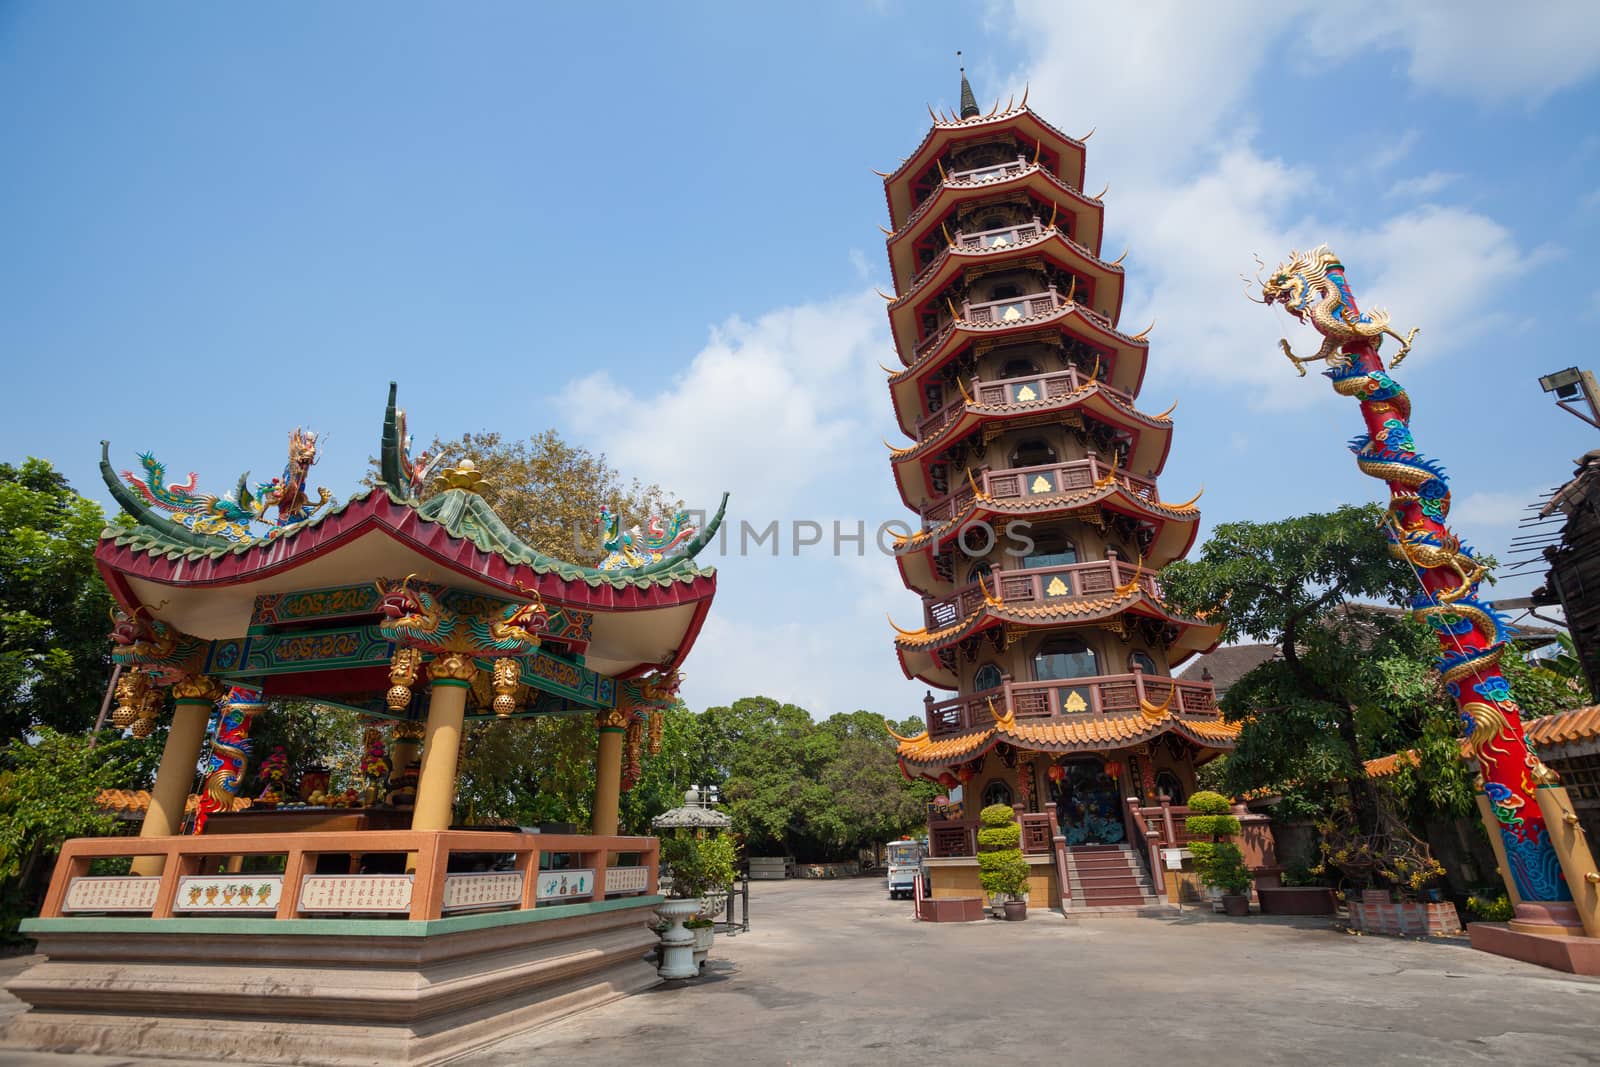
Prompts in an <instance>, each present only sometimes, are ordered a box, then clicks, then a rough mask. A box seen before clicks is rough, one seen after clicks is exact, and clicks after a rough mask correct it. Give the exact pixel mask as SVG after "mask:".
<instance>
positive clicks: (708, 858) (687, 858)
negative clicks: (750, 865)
mask: <svg viewBox="0 0 1600 1067" xmlns="http://www.w3.org/2000/svg"><path fill="white" fill-rule="evenodd" d="M733 852H734V850H733V839H732V838H731V837H722V836H708V835H707V834H706V833H705V831H703V830H702V831H698V832H695V833H690V832H688V831H679V832H678V833H677V834H676V835H674V836H672V837H668V838H664V839H662V842H661V859H662V861H663V862H664V863H665V864H666V867H667V879H666V885H667V897H668V899H667V900H666V901H664V902H663V903H661V904H660V905H658V906H657V907H656V914H658V915H660V916H661V917H662V918H663V919H666V920H667V923H668V925H667V929H666V930H665V931H664V932H663V933H662V934H661V966H660V967H659V968H658V969H657V972H656V973H658V974H659V975H661V977H663V978H693V977H694V976H695V975H697V974H699V973H700V965H701V964H703V963H704V962H705V960H706V956H707V955H709V954H710V952H711V941H712V937H713V925H712V920H711V917H710V915H709V914H708V913H709V912H711V911H712V910H713V908H714V905H713V904H712V903H711V902H710V901H709V900H708V899H707V898H709V897H713V896H714V895H715V894H719V893H725V892H727V889H728V886H729V885H731V884H732V883H733V874H734V871H733V859H734V856H733ZM685 949H686V950H687V955H688V959H687V961H686V962H685V961H684V960H683V959H682V958H681V955H680V954H681V953H682V952H683V950H685ZM669 971H670V972H672V973H669Z"/></svg>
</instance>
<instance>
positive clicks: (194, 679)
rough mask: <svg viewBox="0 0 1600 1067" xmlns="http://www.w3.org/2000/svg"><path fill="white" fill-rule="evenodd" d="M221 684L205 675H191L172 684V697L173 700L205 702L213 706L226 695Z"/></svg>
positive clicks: (225, 690)
mask: <svg viewBox="0 0 1600 1067" xmlns="http://www.w3.org/2000/svg"><path fill="white" fill-rule="evenodd" d="M226 692H227V689H225V688H224V687H223V685H222V683H221V682H219V681H217V680H216V679H215V678H212V677H211V676H210V675H206V674H191V675H189V676H188V677H185V678H183V679H182V680H180V681H176V682H173V683H172V696H173V699H175V700H194V701H201V700H203V701H205V702H206V703H207V704H214V703H216V702H217V701H218V700H221V699H222V694H224V693H226Z"/></svg>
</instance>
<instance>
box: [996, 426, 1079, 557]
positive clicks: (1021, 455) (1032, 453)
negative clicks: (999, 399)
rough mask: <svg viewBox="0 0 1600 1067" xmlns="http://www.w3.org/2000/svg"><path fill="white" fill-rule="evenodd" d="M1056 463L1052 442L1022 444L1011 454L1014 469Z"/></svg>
mask: <svg viewBox="0 0 1600 1067" xmlns="http://www.w3.org/2000/svg"><path fill="white" fill-rule="evenodd" d="M1055 461H1056V450H1055V449H1053V448H1051V447H1050V442H1048V441H1041V440H1039V439H1038V438H1030V439H1029V440H1026V441H1023V442H1021V443H1020V444H1018V445H1017V447H1016V449H1015V450H1013V451H1012V453H1011V466H1012V467H1044V466H1048V465H1050V464H1052V463H1054V462H1055ZM1073 562H1074V563H1076V562H1077V561H1076V560H1074V561H1073Z"/></svg>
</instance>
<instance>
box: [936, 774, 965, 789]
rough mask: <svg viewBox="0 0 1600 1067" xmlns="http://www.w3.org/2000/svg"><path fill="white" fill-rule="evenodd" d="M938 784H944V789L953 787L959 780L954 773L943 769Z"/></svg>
mask: <svg viewBox="0 0 1600 1067" xmlns="http://www.w3.org/2000/svg"><path fill="white" fill-rule="evenodd" d="M939 784H940V785H942V786H944V787H945V788H946V789H954V788H955V787H956V786H958V785H960V784H961V782H960V781H958V780H957V778H956V776H955V775H953V774H951V773H950V772H949V771H945V772H944V773H943V774H941V775H940V776H939Z"/></svg>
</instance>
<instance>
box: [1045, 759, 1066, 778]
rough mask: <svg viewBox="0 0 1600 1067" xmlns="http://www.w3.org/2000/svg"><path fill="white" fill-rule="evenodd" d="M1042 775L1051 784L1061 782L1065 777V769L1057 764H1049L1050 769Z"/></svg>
mask: <svg viewBox="0 0 1600 1067" xmlns="http://www.w3.org/2000/svg"><path fill="white" fill-rule="evenodd" d="M1044 773H1045V774H1046V775H1047V776H1048V777H1049V779H1050V780H1051V781H1052V782H1061V781H1063V780H1064V779H1065V778H1066V777H1067V769H1066V768H1065V767H1063V766H1061V764H1059V763H1052V764H1050V769H1049V770H1048V771H1045V772H1044Z"/></svg>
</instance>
